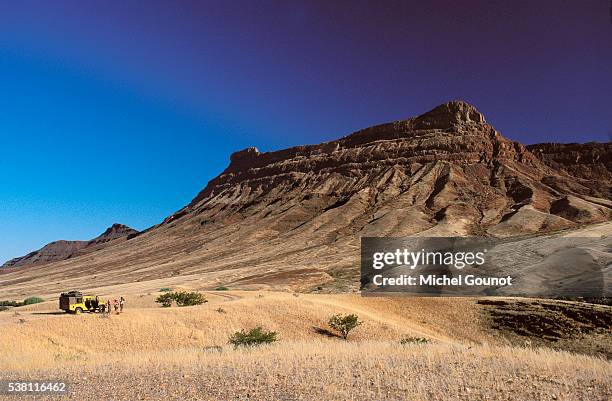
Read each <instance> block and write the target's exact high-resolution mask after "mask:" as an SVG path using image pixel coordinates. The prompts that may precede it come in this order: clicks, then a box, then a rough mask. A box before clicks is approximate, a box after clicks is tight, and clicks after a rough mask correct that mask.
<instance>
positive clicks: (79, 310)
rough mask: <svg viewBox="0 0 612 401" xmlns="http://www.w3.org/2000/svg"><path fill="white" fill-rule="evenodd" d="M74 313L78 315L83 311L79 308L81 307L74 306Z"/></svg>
mask: <svg viewBox="0 0 612 401" xmlns="http://www.w3.org/2000/svg"><path fill="white" fill-rule="evenodd" d="M74 313H76V314H77V315H80V314H81V313H83V309H81V308H76V309H75V310H74Z"/></svg>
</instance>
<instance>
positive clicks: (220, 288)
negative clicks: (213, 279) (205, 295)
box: [215, 285, 229, 291]
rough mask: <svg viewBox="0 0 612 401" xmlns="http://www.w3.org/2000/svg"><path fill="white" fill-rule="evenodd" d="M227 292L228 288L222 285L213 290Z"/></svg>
mask: <svg viewBox="0 0 612 401" xmlns="http://www.w3.org/2000/svg"><path fill="white" fill-rule="evenodd" d="M227 290H229V288H227V287H226V286H224V285H220V286H218V287H217V288H215V291H227Z"/></svg>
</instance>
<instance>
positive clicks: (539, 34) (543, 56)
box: [0, 0, 612, 260]
mask: <svg viewBox="0 0 612 401" xmlns="http://www.w3.org/2000/svg"><path fill="white" fill-rule="evenodd" d="M452 99H464V100H467V101H469V102H471V103H473V104H474V105H476V107H478V108H479V110H480V111H481V112H483V113H484V114H485V116H486V117H487V119H488V120H489V121H490V122H492V123H493V124H494V126H495V127H496V128H497V129H498V130H500V131H501V132H502V133H503V134H504V135H505V136H507V137H509V138H511V139H514V140H519V141H522V142H524V143H535V142H542V141H560V142H569V141H579V142H585V141H591V140H595V141H608V140H609V137H610V136H611V135H612V112H611V105H612V24H611V21H610V4H609V2H608V1H606V0H601V1H537V2H534V1H427V2H424V1H418V2H417V1H415V2H392V1H387V2H385V1H383V2H360V1H350V2H349V1H331V2H329V1H321V2H282V1H278V2H268V1H232V2H223V1H219V2H217V1H214V2H208V1H193V2H190V1H181V2H172V1H161V2H159V1H138V2H136V1H121V2H119V1H111V2H102V1H95V2H94V1H61V2H48V1H37V2H33V1H20V2H2V3H1V4H0V149H1V150H2V153H1V154H0V260H5V259H8V258H10V257H13V256H17V255H21V254H23V253H25V252H27V251H30V250H33V249H36V248H38V247H40V246H41V245H43V244H45V243H46V242H49V241H52V240H56V239H89V238H92V237H94V236H96V235H98V234H99V233H101V232H102V231H103V230H104V229H105V228H106V227H107V226H109V225H110V224H111V223H114V222H121V223H125V224H128V225H130V226H132V227H134V228H137V229H144V228H146V227H148V226H150V225H153V224H156V223H158V222H160V221H161V220H162V219H163V218H164V217H165V216H167V215H169V214H170V213H172V212H173V211H175V210H177V209H179V208H181V207H182V206H183V205H185V204H187V203H188V202H189V201H190V200H191V198H192V197H193V196H195V194H197V192H198V191H199V190H201V189H202V188H203V187H204V186H205V185H206V183H207V181H208V180H210V179H211V178H213V177H214V176H216V175H217V174H218V173H219V172H221V171H222V170H223V169H224V168H225V167H226V165H227V163H228V158H229V154H230V153H231V152H233V151H236V150H239V149H242V148H245V147H247V146H257V147H258V148H259V149H260V150H262V151H267V150H275V149H281V148H284V147H288V146H293V145H299V144H307V143H318V142H321V141H325V140H331V139H335V138H337V137H340V136H342V135H345V134H347V133H350V132H352V131H355V130H358V129H360V128H364V127H367V126H371V125H374V124H378V123H382V122H387V121H391V120H397V119H402V118H407V117H410V116H414V115H417V114H420V113H422V112H425V111H427V110H429V109H431V108H433V107H434V106H436V105H437V104H439V103H442V102H445V101H448V100H452Z"/></svg>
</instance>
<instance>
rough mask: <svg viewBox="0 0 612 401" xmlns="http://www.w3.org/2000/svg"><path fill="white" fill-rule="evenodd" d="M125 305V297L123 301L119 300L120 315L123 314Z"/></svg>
mask: <svg viewBox="0 0 612 401" xmlns="http://www.w3.org/2000/svg"><path fill="white" fill-rule="evenodd" d="M124 305H125V299H123V297H121V299H120V300H119V313H123V306H124Z"/></svg>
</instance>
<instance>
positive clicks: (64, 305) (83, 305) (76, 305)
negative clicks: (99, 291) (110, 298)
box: [59, 291, 106, 315]
mask: <svg viewBox="0 0 612 401" xmlns="http://www.w3.org/2000/svg"><path fill="white" fill-rule="evenodd" d="M59 308H60V309H61V310H63V311H65V312H67V313H74V314H77V315H78V314H81V313H83V312H100V313H104V312H105V311H106V301H105V300H104V299H102V298H100V297H99V296H97V295H84V294H83V293H82V292H81V291H69V292H64V293H62V294H61V295H60V298H59Z"/></svg>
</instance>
